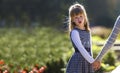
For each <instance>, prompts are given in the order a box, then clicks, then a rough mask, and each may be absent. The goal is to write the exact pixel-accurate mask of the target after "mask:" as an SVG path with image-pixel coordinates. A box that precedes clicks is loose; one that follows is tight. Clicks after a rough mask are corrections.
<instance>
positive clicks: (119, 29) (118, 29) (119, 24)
mask: <svg viewBox="0 0 120 73" xmlns="http://www.w3.org/2000/svg"><path fill="white" fill-rule="evenodd" d="M119 33H120V16H118V17H117V19H116V22H115V24H114V27H113V29H112V32H111V34H110V36H109V37H108V40H107V41H106V43H105V44H104V46H103V48H102V50H101V52H100V53H99V54H98V56H97V57H96V60H97V61H101V60H102V58H103V56H104V55H105V53H107V51H108V50H109V49H110V48H111V47H112V46H113V44H114V42H115V40H116V38H117V36H118V34H119Z"/></svg>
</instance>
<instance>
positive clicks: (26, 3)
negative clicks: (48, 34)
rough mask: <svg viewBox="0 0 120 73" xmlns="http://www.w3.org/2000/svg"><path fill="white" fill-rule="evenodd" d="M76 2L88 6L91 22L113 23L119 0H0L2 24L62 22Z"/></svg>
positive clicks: (103, 24) (25, 24)
mask: <svg viewBox="0 0 120 73" xmlns="http://www.w3.org/2000/svg"><path fill="white" fill-rule="evenodd" d="M75 2H79V3H81V4H83V5H84V6H85V8H86V11H87V14H88V17H89V20H90V23H91V25H101V26H107V27H108V26H109V27H111V26H113V24H114V21H115V19H116V17H117V16H118V15H119V12H120V10H119V7H120V5H119V3H120V1H119V0H52V1H50V0H0V27H4V26H7V27H14V26H15V27H16V26H17V27H20V26H32V27H33V26H39V25H43V26H44V25H50V26H51V25H58V26H59V25H62V24H63V22H64V19H65V17H67V16H68V8H69V6H70V5H72V4H73V3H75Z"/></svg>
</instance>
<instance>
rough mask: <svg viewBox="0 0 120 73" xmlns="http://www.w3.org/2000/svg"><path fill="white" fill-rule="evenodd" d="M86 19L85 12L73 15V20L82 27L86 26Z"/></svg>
mask: <svg viewBox="0 0 120 73" xmlns="http://www.w3.org/2000/svg"><path fill="white" fill-rule="evenodd" d="M84 21H85V17H84V15H83V14H78V15H75V16H74V17H73V22H74V23H75V24H76V26H78V27H80V28H83V27H84Z"/></svg>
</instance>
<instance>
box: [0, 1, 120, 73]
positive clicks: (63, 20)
mask: <svg viewBox="0 0 120 73" xmlns="http://www.w3.org/2000/svg"><path fill="white" fill-rule="evenodd" d="M75 2H78V3H80V4H82V5H84V7H85V9H86V11H87V14H88V18H89V21H90V26H91V31H92V42H93V54H94V58H95V57H96V56H97V54H98V53H99V51H100V50H101V48H102V46H103V44H104V43H105V41H106V39H107V38H108V36H109V34H110V32H111V31H112V27H113V26H114V23H115V20H116V18H117V17H118V15H119V14H120V0H52V1H50V0H0V41H1V42H0V49H1V50H0V70H2V71H5V70H8V71H10V72H11V73H13V72H18V71H21V72H22V71H23V70H25V71H28V72H29V71H32V70H33V68H34V67H36V66H37V67H38V69H40V68H41V67H43V66H46V67H47V68H46V69H45V71H44V73H65V67H66V65H67V62H68V60H69V58H70V57H71V55H72V53H73V52H74V50H73V47H72V44H71V42H70V40H69V34H68V32H67V28H68V24H67V18H68V8H69V7H70V6H71V5H72V4H74V3H75ZM119 39H120V36H118V38H117V40H116V42H115V43H116V46H114V47H112V49H111V51H110V52H109V53H107V54H106V56H105V57H104V58H103V61H102V67H101V69H100V70H99V71H97V72H96V73H105V72H111V71H112V70H113V69H115V68H116V67H117V66H118V65H119V64H120V63H119V60H120V54H119V53H120V52H119V51H120V49H119V46H120V45H119V43H120V42H119Z"/></svg>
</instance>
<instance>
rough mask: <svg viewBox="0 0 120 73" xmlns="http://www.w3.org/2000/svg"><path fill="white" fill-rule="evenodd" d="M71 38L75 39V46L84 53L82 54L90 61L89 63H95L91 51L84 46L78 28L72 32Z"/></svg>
mask: <svg viewBox="0 0 120 73" xmlns="http://www.w3.org/2000/svg"><path fill="white" fill-rule="evenodd" d="M71 39H72V41H73V43H74V44H75V46H76V47H77V48H78V50H79V51H80V53H81V54H82V56H83V57H84V58H85V59H86V60H87V61H88V62H89V63H93V62H94V59H93V57H92V56H90V55H89V53H88V52H87V51H86V49H85V48H84V47H83V45H82V43H81V40H80V36H79V33H78V31H77V30H73V31H72V32H71Z"/></svg>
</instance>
